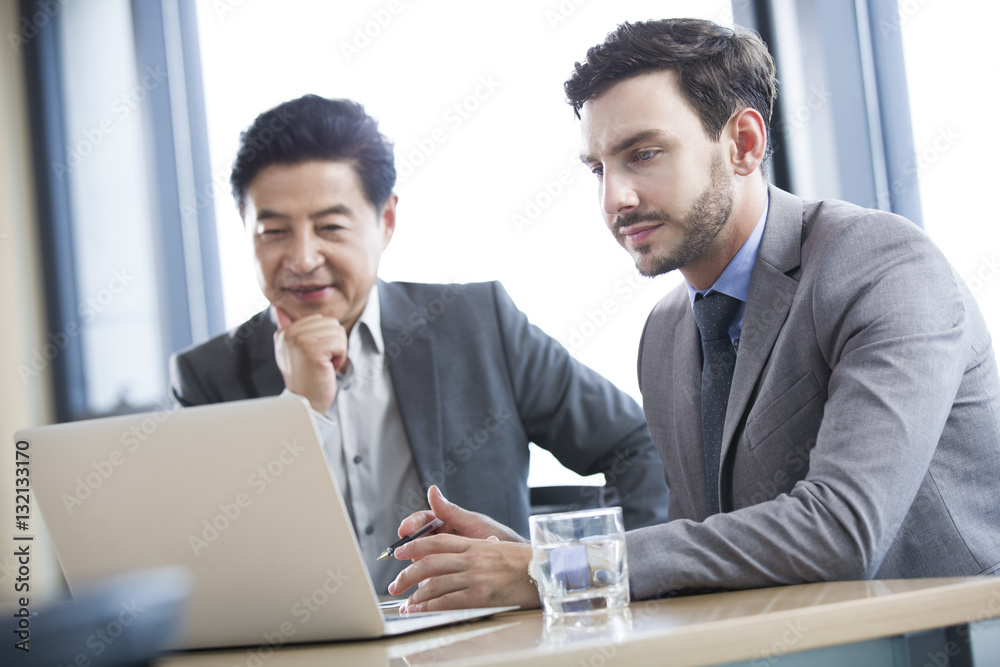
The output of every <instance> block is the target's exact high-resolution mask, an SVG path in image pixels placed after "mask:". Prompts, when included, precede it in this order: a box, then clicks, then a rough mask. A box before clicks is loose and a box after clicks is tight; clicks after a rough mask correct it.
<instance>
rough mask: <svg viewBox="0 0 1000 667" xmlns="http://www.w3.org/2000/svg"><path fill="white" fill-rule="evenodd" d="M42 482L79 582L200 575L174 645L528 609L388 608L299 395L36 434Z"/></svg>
mask: <svg viewBox="0 0 1000 667" xmlns="http://www.w3.org/2000/svg"><path fill="white" fill-rule="evenodd" d="M14 437H15V440H16V441H23V442H27V443H28V445H27V447H28V448H29V449H28V450H29V451H30V457H31V480H32V488H33V491H34V494H35V497H36V498H37V500H38V504H39V507H40V509H41V513H42V515H43V518H44V520H45V522H46V524H47V526H48V529H49V532H50V534H51V536H52V541H53V544H54V546H55V550H56V554H57V556H58V559H59V563H60V565H61V566H62V569H63V573H64V575H65V577H66V581H67V583H68V585H69V587H70V590H71V591H75V590H76V589H77V588H78V587H82V586H86V585H87V584H89V583H91V582H94V581H97V580H99V579H101V578H104V577H109V576H113V575H118V574H121V573H124V572H130V571H135V570H140V569H150V568H162V567H176V566H179V567H182V568H185V569H186V570H188V571H189V573H190V575H191V580H192V589H191V594H190V596H189V597H188V599H187V601H186V603H185V606H184V613H183V615H182V623H181V629H180V632H179V633H178V636H177V638H176V640H175V641H174V643H173V644H172V646H171V647H172V648H178V649H188V648H210V647H224V646H275V645H278V644H284V643H292V642H296V643H297V642H313V641H328V640H345V639H367V638H375V637H382V636H387V635H396V634H402V633H407V632H414V631H417V630H423V629H427V628H431V627H437V626H441V625H448V624H452V623H458V622H462V621H466V620H470V619H473V618H480V617H484V616H489V615H492V614H495V613H498V612H501V611H508V610H512V609H516V608H517V607H491V608H480V609H467V610H458V611H454V612H451V611H449V612H440V613H434V612H427V613H416V614H407V615H402V616H401V615H399V614H398V613H395V612H394V610H388V609H383V608H382V607H380V604H379V600H378V597H377V595H376V593H375V590H374V587H373V586H372V582H371V579H370V578H369V576H368V571H367V569H366V568H365V564H364V562H363V558H362V555H361V550H360V548H359V546H358V542H357V538H356V537H355V534H354V529H353V527H352V525H351V521H350V518H349V515H348V513H347V508H346V507H345V505H344V502H343V498H342V496H341V494H340V492H339V490H338V489H337V487H336V483H335V481H334V479H333V476H332V475H331V474H330V470H329V468H328V466H327V462H326V458H325V455H324V453H323V450H322V448H321V446H320V443H319V440H318V438H317V436H316V432H315V430H314V429H313V425H312V421H311V419H310V417H309V413H308V410H307V408H306V405H305V403H304V401H303V400H302V399H300V398H299V397H297V396H294V395H284V396H279V397H274V398H259V399H252V400H245V401H234V402H230V403H220V404H215V405H209V406H201V407H193V408H184V409H180V410H164V411H160V412H151V413H145V414H137V415H127V416H119V417H108V418H101V419H93V420H89V421H81V422H73V423H68V424H56V425H51V426H43V427H39V428H30V429H24V430H22V431H19V432H18V433H16V434H15V436H14Z"/></svg>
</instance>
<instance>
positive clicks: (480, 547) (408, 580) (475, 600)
mask: <svg viewBox="0 0 1000 667" xmlns="http://www.w3.org/2000/svg"><path fill="white" fill-rule="evenodd" d="M427 499H428V502H429V503H430V506H431V511H429V512H426V511H425V512H417V513H415V514H412V515H410V516H409V517H407V518H406V519H405V520H404V521H403V522H402V524H400V527H399V534H400V536H403V535H409V534H411V533H412V532H414V531H415V530H416V529H417V528H419V527H420V526H422V525H423V524H425V523H427V522H428V521H430V520H431V519H433V518H434V517H435V516H437V517H439V518H440V519H442V520H443V521H444V522H445V525H444V526H442V527H441V528H439V529H438V532H437V534H435V535H430V536H427V537H421V538H419V539H416V540H414V541H413V542H410V543H408V544H404V545H403V546H401V547H399V548H398V549H396V551H395V553H394V555H395V556H396V558H398V559H400V560H412V561H413V564H412V565H410V566H409V567H407V568H406V569H405V570H403V571H402V572H400V573H399V576H397V577H396V580H395V581H393V582H392V583H391V584H389V593H391V594H393V595H396V594H398V593H401V592H403V591H405V590H408V589H409V588H410V587H411V586H414V585H417V586H419V588H418V589H417V591H416V592H414V593H413V594H412V595H411V596H410V597H409V599H408V600H407V601H406V603H405V604H404V607H405V611H407V612H416V611H439V610H443V609H465V608H468V607H495V606H501V605H512V604H516V605H521V606H522V607H537V606H539V599H538V589H537V588H536V587H535V585H534V584H533V583H532V582H531V580H530V579H529V578H528V563H529V562H530V561H531V545H530V544H528V543H527V542H526V541H525V540H524V539H523V538H522V537H521V536H520V535H518V534H517V533H515V532H514V531H512V530H511V529H509V528H507V527H506V526H504V525H502V524H499V523H497V522H496V521H493V520H492V519H490V518H488V517H485V516H483V515H482V514H477V513H476V512H469V511H467V510H464V509H462V508H461V507H459V506H458V505H455V504H453V503H450V502H448V501H447V500H445V499H444V496H442V495H441V492H440V491H439V490H438V488H437V487H436V486H432V487H431V488H430V489H428V491H427Z"/></svg>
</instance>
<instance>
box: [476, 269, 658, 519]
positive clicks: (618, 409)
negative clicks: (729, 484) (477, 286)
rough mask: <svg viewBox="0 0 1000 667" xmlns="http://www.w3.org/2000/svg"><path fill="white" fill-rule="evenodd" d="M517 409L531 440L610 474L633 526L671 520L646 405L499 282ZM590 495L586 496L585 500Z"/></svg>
mask: <svg viewBox="0 0 1000 667" xmlns="http://www.w3.org/2000/svg"><path fill="white" fill-rule="evenodd" d="M493 290H494V300H495V304H496V316H497V321H498V325H499V329H500V332H501V339H502V344H503V347H504V350H503V352H504V355H505V357H506V365H507V371H508V373H509V376H510V381H511V384H512V386H513V391H514V395H515V400H516V402H517V410H518V412H519V414H520V417H521V421H522V423H523V424H524V427H525V431H526V433H527V434H528V437H529V439H530V440H531V441H532V442H534V443H535V444H536V445H538V446H539V447H541V448H543V449H546V450H548V451H549V452H551V453H552V454H553V455H554V456H555V457H556V459H558V460H559V462H560V463H562V464H563V465H564V466H566V467H567V468H569V469H570V470H573V471H574V472H576V473H578V474H580V475H592V474H595V473H599V472H600V473H604V476H605V484H606V486H605V493H604V495H605V499H604V500H605V504H617V505H621V507H622V513H623V519H624V521H625V525H626V528H636V527H639V526H647V525H652V524H655V523H660V522H662V521H666V517H667V486H666V482H665V480H664V476H663V464H662V462H661V461H660V457H659V454H657V452H656V449H655V447H654V446H653V441H652V438H651V436H650V434H649V429H648V427H647V426H646V420H645V417H644V415H643V413H642V409H641V408H640V407H639V405H638V404H637V403H636V402H635V401H634V400H633V399H632V398H631V397H629V396H628V395H627V394H625V393H624V392H622V391H621V390H619V389H618V388H617V387H615V386H614V385H613V384H612V383H611V382H610V381H608V380H607V379H605V378H603V377H602V376H600V375H599V374H598V373H596V372H594V371H593V370H592V369H590V368H588V367H586V366H585V365H583V364H581V363H580V362H579V361H577V360H576V359H574V358H573V357H571V356H570V354H569V353H568V352H567V351H566V349H565V348H564V347H563V346H562V345H560V344H559V343H558V342H557V341H556V340H555V339H553V338H551V337H550V336H548V335H546V334H545V333H544V332H542V330H541V329H539V328H538V327H536V326H534V325H532V324H530V323H529V322H528V318H527V317H526V316H525V315H524V313H522V312H521V311H519V310H518V309H517V307H516V306H515V305H514V303H513V301H512V300H511V298H510V296H508V294H507V293H506V291H505V290H504V289H503V287H502V286H500V285H499V284H498V283H494V284H493ZM581 500H583V499H581Z"/></svg>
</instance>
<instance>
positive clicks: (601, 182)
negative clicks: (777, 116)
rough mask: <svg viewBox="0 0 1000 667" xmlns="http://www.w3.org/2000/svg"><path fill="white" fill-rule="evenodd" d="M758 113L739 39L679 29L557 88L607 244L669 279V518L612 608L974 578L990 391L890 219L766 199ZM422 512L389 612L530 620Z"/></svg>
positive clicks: (452, 516) (997, 385)
mask: <svg viewBox="0 0 1000 667" xmlns="http://www.w3.org/2000/svg"><path fill="white" fill-rule="evenodd" d="M775 91H776V87H775V78H774V66H773V63H772V61H771V58H770V56H769V54H768V53H767V50H766V47H765V46H764V44H763V43H762V42H761V41H760V40H759V38H758V37H757V36H756V35H754V34H752V33H750V32H748V31H746V30H742V29H739V28H737V29H735V30H732V29H729V28H725V27H722V26H718V25H715V24H713V23H710V22H707V21H696V20H668V21H653V22H648V23H638V24H625V25H622V26H620V27H619V28H618V30H617V31H615V32H614V33H612V34H611V35H609V37H608V39H607V40H606V41H605V42H604V43H603V44H601V45H599V46H597V47H595V48H593V49H591V50H590V51H589V52H588V54H587V60H586V61H585V62H583V63H578V64H577V66H576V72H575V74H574V75H573V76H572V78H570V80H569V81H568V82H567V83H566V92H567V95H568V97H569V100H570V102H571V104H572V105H573V107H574V108H575V109H576V111H577V113H578V115H579V117H580V119H581V121H582V135H583V150H582V155H581V157H582V159H583V161H584V162H585V163H586V164H587V165H588V166H589V167H590V168H591V169H592V171H593V172H594V174H595V175H596V178H597V183H598V189H599V193H600V200H601V204H602V209H603V215H604V219H605V222H606V223H607V225H608V228H609V229H610V230H611V232H612V234H613V235H614V237H615V239H616V240H617V241H618V242H619V243H620V244H621V245H622V246H623V247H624V248H625V249H626V250H627V251H628V252H629V253H630V254H631V255H632V256H633V258H634V259H635V262H636V265H637V266H638V267H639V269H640V270H641V271H642V272H643V273H645V274H647V275H657V274H660V273H664V272H667V271H671V270H674V269H678V270H680V272H681V274H682V275H683V277H684V280H685V284H684V285H681V286H680V287H679V288H678V289H677V290H675V291H674V292H673V293H671V294H668V295H667V296H666V297H664V298H663V300H662V301H661V302H660V303H659V304H658V305H657V306H656V308H655V309H654V310H653V312H652V313H651V314H650V316H649V320H648V321H647V324H646V328H645V331H644V333H643V337H642V341H641V344H640V350H639V381H640V388H641V390H642V393H643V404H644V409H645V413H646V417H647V419H648V421H649V425H650V430H651V432H652V434H653V439H654V441H655V442H656V444H657V448H658V450H659V452H660V455H661V457H662V459H663V462H664V468H665V470H666V477H667V483H668V486H669V487H670V519H671V520H670V522H669V523H667V524H663V525H660V526H654V527H649V528H643V529H639V530H634V531H630V532H629V533H628V534H627V538H626V539H627V553H628V563H629V574H630V581H631V590H632V593H633V595H634V596H635V597H637V598H646V597H652V596H657V595H663V594H668V593H670V592H673V591H681V590H702V589H733V588H748V587H756V586H769V585H776V584H793V583H801V582H812V581H826V580H842V579H871V578H878V579H892V578H898V577H932V576H948V575H977V574H996V573H997V572H998V571H1000V522H998V521H997V517H998V516H1000V493H998V492H997V486H996V484H997V483H996V480H997V479H998V478H1000V427H998V423H1000V419H998V415H1000V379H998V375H997V367H996V363H995V359H994V355H993V351H992V345H991V340H990V336H989V333H988V331H987V328H986V325H985V323H984V321H983V318H982V316H981V314H980V312H979V309H978V307H977V306H976V302H975V300H974V299H973V297H972V295H971V294H970V293H969V291H968V290H967V289H966V287H965V285H964V284H963V283H962V281H961V279H960V278H958V276H957V275H956V274H955V272H954V271H953V270H952V268H951V267H950V266H949V265H948V263H947V261H946V260H945V259H944V257H943V256H942V254H941V253H940V251H939V250H938V249H937V248H936V247H935V246H934V245H933V243H931V242H930V240H929V239H928V238H927V237H926V235H925V234H924V233H923V232H922V231H921V230H920V229H918V228H917V227H916V226H915V225H913V224H911V223H910V222H908V221H907V220H904V219H902V218H899V217H897V216H894V215H891V214H888V213H884V212H880V211H872V210H866V209H861V208H858V207H856V206H852V205H850V204H846V203H844V202H837V201H823V202H811V201H804V200H802V199H799V198H798V197H795V196H793V195H790V194H788V193H786V192H783V191H781V190H779V189H777V188H774V187H769V186H768V184H767V181H766V179H765V177H764V174H763V173H762V162H763V160H764V159H765V157H766V155H767V145H768V123H769V121H770V117H771V110H772V106H773V104H774V97H775ZM429 496H430V501H431V509H432V511H433V512H434V513H435V514H436V515H437V516H439V517H440V518H442V519H444V520H445V521H446V522H447V526H448V527H449V528H448V531H447V532H451V533H454V534H444V535H435V536H430V537H426V538H422V539H419V540H416V541H414V542H411V543H410V544H408V545H406V546H405V547H404V548H403V549H401V550H399V551H397V552H396V555H397V557H399V558H411V559H420V560H416V562H415V563H414V564H413V565H411V566H410V567H409V568H407V570H404V572H403V573H401V575H400V577H399V578H398V579H397V581H396V582H395V583H394V584H393V586H391V587H390V591H397V592H398V591H402V590H405V589H406V588H407V587H408V585H410V584H412V583H415V582H418V581H423V582H424V584H423V585H421V587H420V589H419V590H418V591H417V592H415V593H414V594H413V595H411V597H410V599H409V606H410V608H411V609H415V610H433V609H440V608H446V607H456V606H466V605H469V606H478V605H481V604H484V603H486V602H489V601H490V600H494V599H495V600H503V601H504V603H505V604H509V603H511V602H517V603H520V604H537V603H538V598H537V592H535V591H533V590H532V585H531V584H530V582H528V581H527V577H526V576H525V574H526V569H527V564H528V561H529V559H530V548H529V547H528V546H527V545H525V544H524V543H523V540H519V539H518V538H517V537H516V535H514V534H513V533H512V532H511V531H509V530H506V529H505V528H504V527H503V526H499V525H497V524H495V523H494V522H491V521H488V520H486V519H485V518H483V517H480V516H478V515H476V514H474V513H471V512H467V511H465V510H463V509H461V508H460V507H458V506H455V505H452V504H450V503H448V502H446V501H444V500H443V498H442V497H441V495H440V494H439V493H437V492H434V491H432V492H431V493H430V494H429ZM428 515H429V513H420V514H418V515H416V516H414V517H412V518H411V519H408V520H407V521H406V522H404V523H403V524H402V525H401V527H400V533H401V534H406V533H409V532H411V531H412V530H413V529H414V527H415V525H417V524H420V523H422V522H423V521H425V520H426V519H427V516H428ZM489 536H493V537H494V538H498V539H499V540H500V541H495V540H490V541H484V540H482V539H470V538H486V537H489ZM496 562H503V563H505V564H506V567H505V568H503V569H502V568H500V567H498V566H497V565H496ZM507 573H510V576H509V578H507V579H503V577H504V576H506V574H507ZM425 580H427V581H425Z"/></svg>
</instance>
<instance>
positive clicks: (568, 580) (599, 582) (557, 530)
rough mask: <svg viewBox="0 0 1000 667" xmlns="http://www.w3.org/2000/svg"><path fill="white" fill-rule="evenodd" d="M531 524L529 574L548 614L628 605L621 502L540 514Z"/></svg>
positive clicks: (601, 610) (576, 612)
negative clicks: (601, 506) (585, 508)
mask: <svg viewBox="0 0 1000 667" xmlns="http://www.w3.org/2000/svg"><path fill="white" fill-rule="evenodd" d="M528 522H529V526H530V528H531V548H532V563H531V573H532V577H533V578H534V579H535V582H536V583H537V585H538V593H539V595H540V597H541V599H542V608H543V609H544V610H545V613H546V614H548V615H552V616H561V615H565V614H586V613H591V612H604V611H610V610H614V609H623V608H625V607H627V606H628V599H629V591H628V563H627V562H626V559H625V529H624V525H623V523H622V508H621V507H603V508H599V509H589V510H581V511H579V512H560V513H558V514H539V515H536V516H532V517H530V518H529V520H528Z"/></svg>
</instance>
